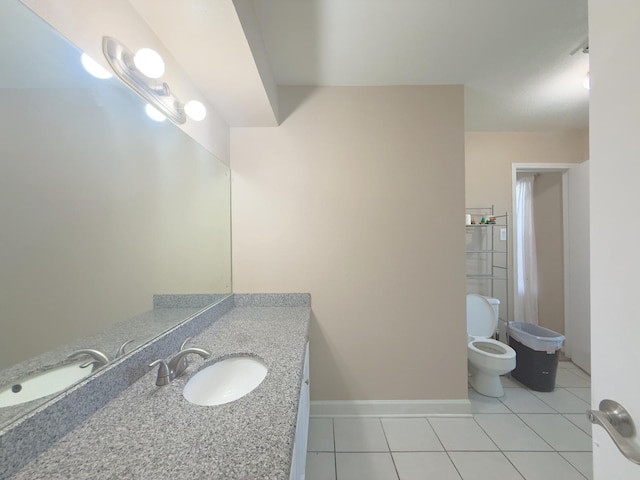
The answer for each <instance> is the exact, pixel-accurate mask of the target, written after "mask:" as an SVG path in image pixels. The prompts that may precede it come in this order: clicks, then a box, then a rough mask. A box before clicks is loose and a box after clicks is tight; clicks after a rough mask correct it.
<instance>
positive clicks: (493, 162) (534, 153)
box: [465, 130, 589, 319]
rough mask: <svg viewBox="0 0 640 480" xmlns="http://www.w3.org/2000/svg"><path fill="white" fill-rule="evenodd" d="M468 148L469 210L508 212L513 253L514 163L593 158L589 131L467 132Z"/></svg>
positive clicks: (467, 204) (511, 291) (466, 153)
mask: <svg viewBox="0 0 640 480" xmlns="http://www.w3.org/2000/svg"><path fill="white" fill-rule="evenodd" d="M465 147H466V148H465V196H466V199H465V202H466V207H486V206H491V205H495V209H496V213H498V214H503V213H505V212H506V213H508V214H509V220H510V221H509V248H510V250H511V251H512V250H513V249H512V243H511V240H512V239H513V222H512V221H511V220H512V217H511V215H512V188H513V187H512V164H513V163H580V162H583V161H585V160H587V159H588V158H589V132H588V130H579V131H568V132H467V134H466V136H465ZM509 265H510V269H511V271H510V275H509V282H510V284H509V312H510V313H509V318H511V319H513V272H512V267H513V258H512V257H511V258H510V259H509ZM503 283H504V282H503ZM498 296H500V295H498ZM503 302H504V300H503ZM501 311H504V310H501ZM500 316H501V317H503V318H505V317H504V316H503V314H501V315H500Z"/></svg>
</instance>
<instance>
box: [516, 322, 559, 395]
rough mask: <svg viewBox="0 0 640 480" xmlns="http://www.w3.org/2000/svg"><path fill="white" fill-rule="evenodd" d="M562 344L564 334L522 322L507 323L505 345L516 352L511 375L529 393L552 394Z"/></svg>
mask: <svg viewBox="0 0 640 480" xmlns="http://www.w3.org/2000/svg"><path fill="white" fill-rule="evenodd" d="M563 342H564V335H561V334H559V333H557V332H554V331H553V330H549V329H548V328H543V327H539V326H538V325H533V324H531V323H525V322H511V323H509V346H511V348H513V349H514V350H515V351H516V368H515V369H514V370H513V371H512V372H511V376H512V377H513V378H515V379H516V380H518V381H519V382H520V383H522V384H523V385H526V386H527V387H529V388H531V389H532V390H536V391H538V392H552V391H553V389H554V388H555V386H556V373H557V371H558V356H559V352H560V348H561V347H562V344H563Z"/></svg>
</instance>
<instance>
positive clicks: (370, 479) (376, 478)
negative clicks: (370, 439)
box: [336, 452, 398, 480]
mask: <svg viewBox="0 0 640 480" xmlns="http://www.w3.org/2000/svg"><path fill="white" fill-rule="evenodd" d="M336 471H337V472H338V475H337V480H363V479H367V480H398V475H397V473H396V468H395V466H394V464H393V460H392V459H391V454H390V453H388V452H387V453H336Z"/></svg>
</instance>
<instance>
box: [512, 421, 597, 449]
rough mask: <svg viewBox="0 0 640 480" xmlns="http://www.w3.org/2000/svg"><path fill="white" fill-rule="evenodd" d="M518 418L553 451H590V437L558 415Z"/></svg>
mask: <svg viewBox="0 0 640 480" xmlns="http://www.w3.org/2000/svg"><path fill="white" fill-rule="evenodd" d="M519 417H520V418H521V419H522V421H524V422H525V423H526V424H527V425H529V426H530V427H531V428H533V430H535V432H536V433H537V434H538V435H540V436H541V437H542V438H543V439H544V440H545V441H546V442H547V443H548V444H549V445H551V446H552V447H553V448H554V449H555V450H558V451H565V452H576V451H577V452H589V451H591V437H589V435H587V434H586V433H584V432H583V431H582V430H580V429H579V428H578V427H576V426H575V425H574V424H573V423H571V422H570V421H569V420H567V419H566V418H564V417H563V416H562V415H560V414H557V415H536V414H521V415H519Z"/></svg>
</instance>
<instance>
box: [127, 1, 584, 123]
mask: <svg viewBox="0 0 640 480" xmlns="http://www.w3.org/2000/svg"><path fill="white" fill-rule="evenodd" d="M129 1H130V2H131V4H133V5H134V7H135V8H136V10H137V11H138V12H139V14H140V15H141V16H142V17H143V18H144V20H145V21H146V22H147V23H148V25H149V26H150V27H151V28H152V29H153V30H154V31H155V33H156V34H157V36H158V37H159V38H160V39H161V41H162V42H163V44H164V45H165V46H166V47H167V49H168V50H169V51H171V53H172V54H173V56H174V57H175V58H176V60H177V61H178V63H180V65H181V66H182V67H183V68H184V69H185V71H186V72H187V73H188V74H189V75H190V76H191V78H192V79H193V81H194V83H195V84H196V85H197V86H198V87H199V88H200V90H201V91H202V92H203V94H204V95H205V96H206V97H207V98H208V99H209V101H210V102H211V104H212V105H214V107H216V109H217V110H219V111H220V113H221V115H222V116H223V117H224V118H225V119H226V121H227V122H228V123H229V125H231V126H249V125H252V126H272V125H276V124H277V123H278V116H277V85H440V84H463V85H464V87H465V117H466V129H467V131H553V130H574V129H582V128H586V127H587V126H588V99H589V94H588V91H587V90H586V89H585V88H584V87H583V86H582V83H583V80H584V78H585V76H586V74H587V72H588V70H589V58H588V55H585V54H583V53H582V51H581V49H580V48H579V47H580V46H581V45H583V44H584V43H585V42H586V41H587V38H588V25H587V0H304V1H301V0H269V1H264V0H163V2H162V3H161V5H162V6H163V8H158V2H157V0H129ZM575 50H577V53H575V54H574V55H571V52H573V51H575Z"/></svg>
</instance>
